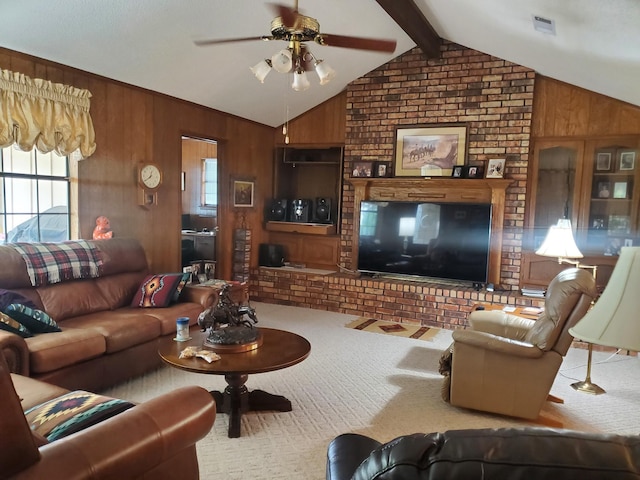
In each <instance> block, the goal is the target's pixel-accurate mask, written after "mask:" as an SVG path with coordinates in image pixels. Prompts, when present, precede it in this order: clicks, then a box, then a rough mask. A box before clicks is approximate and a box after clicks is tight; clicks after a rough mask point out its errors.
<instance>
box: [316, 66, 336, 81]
mask: <svg viewBox="0 0 640 480" xmlns="http://www.w3.org/2000/svg"><path fill="white" fill-rule="evenodd" d="M315 69H316V73H317V74H318V77H320V85H326V84H327V83H329V82H330V81H331V80H332V79H333V77H335V76H336V71H335V70H334V69H333V68H331V67H330V66H329V65H328V64H327V63H325V61H324V60H318V61H317V62H316V64H315Z"/></svg>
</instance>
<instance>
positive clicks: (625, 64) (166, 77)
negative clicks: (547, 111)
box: [0, 0, 640, 126]
mask: <svg viewBox="0 0 640 480" xmlns="http://www.w3.org/2000/svg"><path fill="white" fill-rule="evenodd" d="M283 1H284V2H285V4H286V5H288V6H293V5H294V2H295V0H283ZM299 10H300V12H301V13H303V14H305V15H307V16H310V17H313V18H316V19H317V20H318V22H319V23H320V31H321V32H323V33H328V34H336V35H349V36H357V37H369V38H370V37H375V38H387V39H394V40H396V42H397V47H396V50H395V52H393V53H379V52H371V51H364V50H354V49H350V48H340V47H331V46H322V45H318V44H315V43H311V44H308V45H307V46H308V49H309V50H310V51H311V52H312V53H313V54H314V55H315V56H316V57H317V58H321V59H324V60H325V62H326V63H328V64H330V65H331V66H332V67H333V68H334V69H335V71H336V72H337V75H336V77H335V78H334V79H333V80H332V81H331V82H329V83H328V84H326V85H319V83H318V79H317V77H316V76H315V73H313V72H309V77H310V83H311V86H310V88H309V89H308V90H306V91H304V92H295V91H293V90H292V89H291V86H290V85H291V74H281V73H278V72H271V73H270V74H269V75H268V76H267V77H266V79H265V80H264V83H263V84H261V83H260V82H259V81H258V80H257V79H256V78H255V77H254V75H253V74H252V73H251V71H250V69H249V68H250V67H252V66H253V65H255V64H256V63H257V62H258V61H260V60H262V59H265V58H270V57H271V56H272V55H273V54H274V53H276V52H277V51H279V50H281V49H283V48H285V47H286V46H287V43H285V42H283V41H278V40H274V41H269V42H263V41H260V40H247V41H242V42H233V43H225V44H218V45H210V46H197V45H196V44H195V43H194V41H196V40H204V39H226V38H243V37H257V36H261V35H269V34H270V28H271V21H272V19H273V18H274V17H275V11H274V7H273V4H272V3H270V2H266V1H262V0H188V1H183V0H135V1H132V0H107V1H95V0H56V1H50V0H22V1H20V2H16V1H15V0H0V14H1V15H0V19H1V22H2V28H0V46H2V47H5V48H8V49H11V50H16V51H19V52H23V53H27V54H31V55H35V56H37V57H41V58H45V59H49V60H52V61H54V62H58V63H62V64H64V65H69V66H72V67H76V68H79V69H81V70H85V71H88V72H92V73H95V74H98V75H102V76H105V77H109V78H112V79H115V80H119V81H122V82H125V83H129V84H132V85H137V86H140V87H143V88H148V89H151V90H155V91H158V92H161V93H165V94H167V95H171V96H174V97H177V98H181V99H184V100H188V101H191V102H194V103H197V104H201V105H205V106H208V107H211V108H215V109H217V110H221V111H224V112H227V113H230V114H233V115H237V116H240V117H243V118H247V119H250V120H253V121H256V122H259V123H263V124H266V125H270V126H277V125H280V124H282V123H283V121H284V119H285V117H286V116H287V115H288V116H289V118H294V117H296V116H298V115H300V114H301V113H303V112H305V111H307V110H309V109H311V108H313V107H314V106H316V105H318V104H320V103H322V102H324V101H325V100H327V99H329V98H331V97H333V96H335V95H336V94H338V93H339V92H340V91H342V90H343V89H344V88H345V86H346V85H347V84H348V83H350V82H351V81H353V80H354V79H356V78H358V77H360V76H362V75H364V74H366V73H367V72H369V71H371V70H373V69H375V68H377V67H378V66H380V65H382V64H384V63H386V62H388V61H390V60H391V59H393V58H395V57H396V56H398V55H401V54H402V53H404V52H406V51H408V50H410V49H412V48H414V47H415V46H416V45H418V46H419V47H420V48H421V49H422V51H423V52H424V54H425V55H427V56H430V57H433V56H437V54H438V52H437V45H438V43H439V41H440V39H446V40H449V41H452V42H455V43H459V44H461V45H464V46H466V47H469V48H473V49H475V50H479V51H481V52H485V53H488V54H491V55H494V56H496V57H499V58H503V59H505V60H509V61H512V62H514V63H518V64H521V65H524V66H527V67H530V68H532V69H534V70H536V71H537V72H539V73H541V74H543V75H546V76H548V77H552V78H556V79H559V80H562V81H565V82H567V83H571V84H574V85H578V86H580V87H583V88H586V89H589V90H592V91H595V92H598V93H601V94H604V95H608V96H610V97H613V98H616V99H619V100H623V101H625V102H629V103H632V104H635V105H640V88H638V79H640V29H639V28H638V25H640V2H638V1H637V0H562V1H558V0H520V1H517V2H514V1H512V0H482V1H478V0H446V1H443V0H414V1H412V0H348V1H344V0H299ZM535 16H538V17H542V18H544V19H547V20H552V21H553V22H554V24H555V25H554V28H555V34H550V33H542V32H539V31H536V30H535V29H534V26H533V23H534V22H533V18H534V17H535ZM287 111H288V113H287Z"/></svg>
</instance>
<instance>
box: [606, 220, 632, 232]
mask: <svg viewBox="0 0 640 480" xmlns="http://www.w3.org/2000/svg"><path fill="white" fill-rule="evenodd" d="M630 226H631V225H630V223H629V217H628V216H627V215H609V224H608V226H607V231H608V232H609V235H624V234H628V233H629V231H630Z"/></svg>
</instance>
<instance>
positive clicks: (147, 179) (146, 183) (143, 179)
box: [138, 163, 162, 190]
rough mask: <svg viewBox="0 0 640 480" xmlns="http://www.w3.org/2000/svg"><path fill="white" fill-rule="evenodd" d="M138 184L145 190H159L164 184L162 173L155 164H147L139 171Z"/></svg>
mask: <svg viewBox="0 0 640 480" xmlns="http://www.w3.org/2000/svg"><path fill="white" fill-rule="evenodd" d="M138 182H139V183H140V185H141V186H142V187H144V188H148V189H151V190H153V189H155V188H158V187H159V186H160V184H161V183H162V171H161V170H160V168H159V167H158V166H157V165H156V164H154V163H145V164H143V165H141V166H140V168H139V170H138Z"/></svg>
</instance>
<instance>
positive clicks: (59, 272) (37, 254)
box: [8, 240, 102, 287]
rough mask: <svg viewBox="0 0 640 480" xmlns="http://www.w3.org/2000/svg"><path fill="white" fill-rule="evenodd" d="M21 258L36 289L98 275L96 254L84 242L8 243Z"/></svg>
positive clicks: (95, 251) (87, 243) (99, 258)
mask: <svg viewBox="0 0 640 480" xmlns="http://www.w3.org/2000/svg"><path fill="white" fill-rule="evenodd" d="M8 246H11V247H13V248H15V249H16V250H17V251H18V253H20V254H21V255H22V258H24V262H25V263H26V265H27V273H28V274H29V278H30V279H31V285H33V286H34V287H39V286H42V285H48V284H51V283H59V282H62V281H64V280H72V279H76V278H92V277H98V276H100V267H101V266H102V257H101V256H100V251H99V250H98V249H97V248H96V247H94V246H91V245H89V242H87V241H86V240H75V241H69V242H58V243H11V244H9V245H8Z"/></svg>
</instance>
